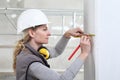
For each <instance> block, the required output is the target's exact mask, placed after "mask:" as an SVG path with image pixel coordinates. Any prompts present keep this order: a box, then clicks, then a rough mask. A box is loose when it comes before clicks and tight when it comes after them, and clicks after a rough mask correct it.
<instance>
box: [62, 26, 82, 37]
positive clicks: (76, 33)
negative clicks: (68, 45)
mask: <svg viewBox="0 0 120 80" xmlns="http://www.w3.org/2000/svg"><path fill="white" fill-rule="evenodd" d="M82 34H83V31H82V30H81V29H80V28H72V29H69V30H68V31H66V32H65V34H64V36H65V37H66V38H70V37H71V36H73V37H78V36H81V35H82Z"/></svg>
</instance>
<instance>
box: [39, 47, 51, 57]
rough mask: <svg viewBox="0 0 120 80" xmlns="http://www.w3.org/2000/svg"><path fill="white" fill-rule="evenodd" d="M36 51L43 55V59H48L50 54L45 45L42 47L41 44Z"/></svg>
mask: <svg viewBox="0 0 120 80" xmlns="http://www.w3.org/2000/svg"><path fill="white" fill-rule="evenodd" d="M38 52H39V53H40V54H41V55H43V56H44V58H45V59H49V57H50V54H49V51H48V49H47V48H46V47H43V46H42V47H40V48H39V49H38Z"/></svg>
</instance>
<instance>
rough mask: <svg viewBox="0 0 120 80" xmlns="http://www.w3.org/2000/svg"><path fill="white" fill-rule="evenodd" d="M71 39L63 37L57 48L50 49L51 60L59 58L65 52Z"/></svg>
mask: <svg viewBox="0 0 120 80" xmlns="http://www.w3.org/2000/svg"><path fill="white" fill-rule="evenodd" d="M68 41H69V39H68V38H66V37H64V36H62V37H61V39H60V40H59V41H58V42H57V44H56V46H55V47H53V48H48V50H49V52H50V58H53V57H57V56H59V55H60V54H62V52H63V51H64V49H65V47H66V45H67V43H68Z"/></svg>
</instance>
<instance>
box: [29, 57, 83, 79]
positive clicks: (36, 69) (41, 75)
mask: <svg viewBox="0 0 120 80" xmlns="http://www.w3.org/2000/svg"><path fill="white" fill-rule="evenodd" d="M82 64H83V61H82V60H81V59H80V58H77V59H76V60H75V61H74V62H73V63H72V64H71V66H70V67H68V68H67V69H66V71H64V72H63V73H62V74H59V73H57V72H56V71H54V70H52V69H50V68H47V67H46V66H44V65H42V64H41V63H38V62H35V63H32V64H31V65H30V67H29V71H28V74H30V75H32V76H34V77H36V78H38V79H40V80H73V79H74V77H75V76H76V74H77V73H78V72H79V70H80V68H81V66H82Z"/></svg>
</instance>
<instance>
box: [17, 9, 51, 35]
mask: <svg viewBox="0 0 120 80" xmlns="http://www.w3.org/2000/svg"><path fill="white" fill-rule="evenodd" d="M48 23H49V22H48V18H47V16H46V15H45V14H44V13H43V12H42V11H41V10H38V9H28V10H26V11H24V12H22V13H21V15H20V16H19V18H18V20H17V33H18V34H19V33H20V32H22V31H24V30H25V29H27V28H30V27H35V26H37V25H42V24H48Z"/></svg>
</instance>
